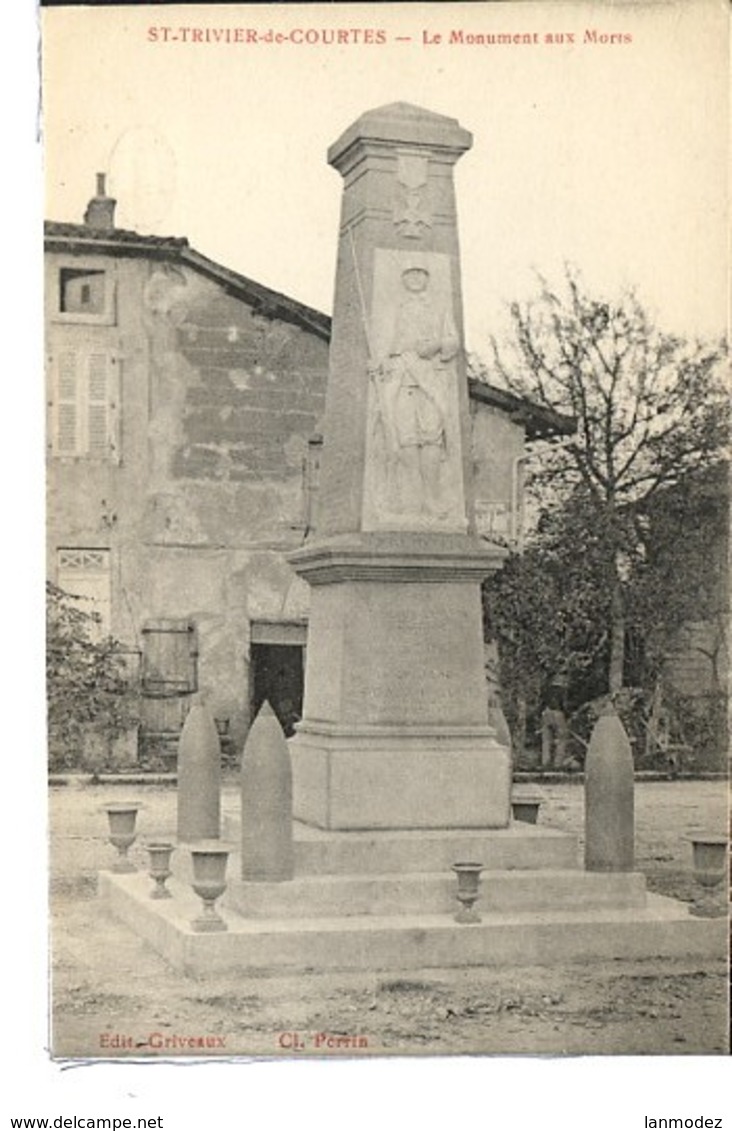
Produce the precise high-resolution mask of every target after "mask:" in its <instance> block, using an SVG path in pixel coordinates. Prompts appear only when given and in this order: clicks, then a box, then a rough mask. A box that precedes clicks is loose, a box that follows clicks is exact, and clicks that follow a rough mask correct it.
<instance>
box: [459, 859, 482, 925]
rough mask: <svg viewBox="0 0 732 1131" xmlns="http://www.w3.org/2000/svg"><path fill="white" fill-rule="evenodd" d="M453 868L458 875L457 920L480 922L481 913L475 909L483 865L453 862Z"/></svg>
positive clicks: (461, 921)
mask: <svg viewBox="0 0 732 1131" xmlns="http://www.w3.org/2000/svg"><path fill="white" fill-rule="evenodd" d="M452 870H453V872H454V873H455V875H456V876H457V884H458V887H457V899H458V903H459V904H460V907H459V908H458V910H457V911H456V913H455V922H456V923H480V915H479V914H478V912H477V911H476V909H475V904H476V901H477V899H478V889H479V888H480V874H481V872H482V871H483V865H482V864H476V863H473V862H472V861H469V862H463V863H459V864H453V866H452Z"/></svg>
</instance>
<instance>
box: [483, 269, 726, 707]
mask: <svg viewBox="0 0 732 1131" xmlns="http://www.w3.org/2000/svg"><path fill="white" fill-rule="evenodd" d="M539 282H540V290H539V294H538V296H537V297H536V298H535V299H532V300H530V301H528V302H525V303H520V302H514V303H512V304H511V306H510V315H511V322H512V329H513V340H512V341H511V342H510V343H509V344H507V345H504V344H499V343H498V342H497V341H495V340H494V341H493V343H492V346H493V358H492V371H491V372H490V375H489V376H490V379H491V380H496V379H501V380H502V381H503V383H505V385H506V386H507V388H509V389H510V390H511V391H512V392H514V393H517V394H519V395H521V396H525V397H527V398H529V399H531V400H532V401H534V402H537V403H538V404H540V405H544V406H546V407H549V408H553V409H556V410H558V411H560V412H564V413H571V414H572V415H573V416H574V417H575V419H576V422H577V429H576V432H575V434H574V435H573V436H571V437H568V438H565V439H563V440H556V441H554V442H553V443H551V444H549V445H547V446H545V447H544V448H543V450H541V451H539V452H538V453H537V454H538V458H539V463H538V467H537V468H536V469H535V471H534V484H535V487H536V488H537V490H538V491H539V492H540V496H541V498H542V499H543V501H544V503H546V501H547V499H548V498H554V499H556V500H557V501H562V500H566V499H567V498H569V496H570V495H571V494H572V493H573V492H577V491H580V492H581V493H582V495H583V496H584V497H585V498H586V499H587V500H588V501H589V503H590V506H591V508H592V510H593V513H594V515H595V519H596V531H597V535H598V537H600V538H601V539H602V542H603V545H604V550H605V553H606V556H607V561H608V564H609V567H610V573H609V586H610V592H609V607H610V624H609V626H608V631H609V636H610V660H609V671H608V689H609V691H610V692H611V693H614V692H616V691H618V690H619V689H620V688H621V687H622V683H623V665H624V654H625V601H624V590H623V579H624V576H625V575H626V572H627V567H628V561H629V557H632V555H633V554H634V553H638V552H642V529H641V528H640V525H639V524H641V523H642V521H643V520H642V509H643V508H642V507H641V506H640V505H639V504H642V503H645V502H647V501H648V500H649V499H651V497H652V496H653V495H654V493H656V492H657V491H659V489H661V488H663V487H668V486H671V485H674V484H680V483H683V481H684V480H685V479H686V478H687V477H688V476H689V475H691V474H692V473H694V472H696V471H698V470H699V469H700V468H703V467H705V466H708V465H709V464H710V462H712V461H714V460H717V459H719V458H720V456H721V455H722V454H724V452H725V445H726V443H727V438H728V417H729V405H728V397H727V394H726V392H725V389H724V383H723V367H724V363H725V361H726V356H727V350H726V345H725V343H724V342H721V341H720V342H714V343H709V342H703V341H699V340H696V341H690V340H687V339H684V338H682V337H678V336H676V335H673V334H669V333H666V332H663V331H661V330H660V329H658V328H657V327H656V326H655V325H654V324H653V322H652V320H651V318H650V317H649V315H648V313H647V311H646V310H645V309H644V308H643V306H642V305H641V303H640V302H639V300H638V299H637V297H636V295H635V293H634V292H633V291H628V292H626V293H624V294H622V295H621V296H620V298H619V299H618V300H616V301H614V302H609V301H604V300H598V299H596V298H593V297H592V296H590V295H589V294H588V293H587V291H586V289H585V286H584V283H583V281H582V279H581V277H580V275H579V274H578V272H577V271H576V270H575V269H573V268H571V267H568V268H566V269H565V277H564V280H563V285H562V287H561V288H558V289H554V288H553V287H551V286H550V285H549V283H548V282H547V281H546V280H545V279H543V278H541V277H540V279H539ZM578 551H580V552H581V547H578Z"/></svg>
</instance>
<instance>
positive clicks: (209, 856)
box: [190, 840, 229, 931]
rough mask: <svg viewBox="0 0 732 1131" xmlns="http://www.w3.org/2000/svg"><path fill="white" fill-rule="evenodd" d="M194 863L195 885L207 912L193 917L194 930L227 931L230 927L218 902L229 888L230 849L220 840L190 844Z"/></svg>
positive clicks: (204, 910)
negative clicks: (217, 905)
mask: <svg viewBox="0 0 732 1131" xmlns="http://www.w3.org/2000/svg"><path fill="white" fill-rule="evenodd" d="M190 849H191V860H192V863H193V881H192V886H193V890H194V891H195V893H196V895H198V896H200V897H201V899H202V900H203V914H202V915H200V916H199V917H198V918H197V919H193V920H192V922H191V926H192V927H193V929H194V931H227V930H228V927H227V925H226V923H225V921H224V920H223V919H222V918H221V916H220V915H219V913H218V911H217V910H216V908H215V906H214V904H215V903H216V900H217V899H218V898H219V896H221V895H223V893H224V891H225V890H226V864H227V862H228V859H229V849H228V848H226V847H224V846H223V845H222V844H221V841H219V840H202V841H198V842H197V843H195V844H192V845H191V846H190Z"/></svg>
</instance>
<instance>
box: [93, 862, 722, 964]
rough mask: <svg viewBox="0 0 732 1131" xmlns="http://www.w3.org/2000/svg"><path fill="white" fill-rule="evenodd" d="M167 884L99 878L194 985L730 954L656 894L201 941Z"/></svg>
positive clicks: (710, 924)
mask: <svg viewBox="0 0 732 1131" xmlns="http://www.w3.org/2000/svg"><path fill="white" fill-rule="evenodd" d="M169 883H170V884H171V888H172V893H173V898H172V899H168V900H153V899H150V896H149V893H150V887H151V883H150V880H149V878H148V877H147V876H145V875H143V874H141V873H137V874H134V875H116V874H114V873H111V872H102V873H100V876H99V890H100V895H101V898H102V900H103V901H104V905H105V906H106V907H107V909H108V910H109V911H110V912H111V913H112V914H114V915H115V916H116V917H117V918H119V919H120V920H122V921H123V922H124V923H126V924H127V925H128V926H129V927H130V928H132V930H134V931H135V932H136V933H137V934H138V935H140V936H141V937H143V938H145V939H146V940H147V941H148V942H149V944H150V945H151V946H152V947H153V948H154V949H155V950H156V951H157V952H158V953H159V954H161V955H163V957H164V958H165V959H166V960H167V961H168V962H169V963H170V964H171V965H172V966H173V967H174V968H176V969H178V970H180V971H182V972H183V973H185V974H188V975H192V976H195V977H205V976H207V975H214V974H219V973H222V972H224V971H236V970H244V969H246V970H247V971H249V972H251V971H252V970H255V969H259V970H280V969H283V968H291V969H306V968H310V969H316V970H320V971H323V970H348V969H350V970H409V969H419V968H424V967H455V966H471V965H474V966H497V965H505V966H522V965H524V966H525V965H546V964H549V963H568V962H589V961H592V960H595V959H612V958H623V959H640V958H665V957H669V958H671V957H683V956H694V957H696V958H713V957H724V956H725V955H726V954H727V921H726V919H724V918H720V919H695V918H693V917H692V916H690V915H689V913H688V911H687V909H686V907H684V906H683V905H682V904H678V903H676V902H675V901H673V900H669V899H665V898H663V897H661V896H656V895H649V896H648V898H647V903H646V906H645V908H631V909H625V910H610V909H607V908H604V909H601V908H597V909H595V910H594V911H575V912H570V911H542V912H518V911H514V912H510V913H509V912H506V913H502V914H500V913H497V912H493V913H484V914H483V918H482V922H481V923H477V924H474V925H469V926H467V925H461V924H458V923H455V922H454V920H453V919H452V918H451V917H450V916H449V915H419V916H416V915H414V916H410V915H400V916H386V915H384V916H379V915H373V916H353V917H350V918H336V919H326V918H323V919H276V920H275V919H264V920H263V919H244V918H242V917H241V916H240V915H238V914H236V912H233V911H231V910H227V911H226V912H225V916H226V921H227V924H228V928H229V929H228V930H227V931H222V932H220V933H216V934H199V933H196V932H195V931H194V930H193V928H192V927H191V920H192V919H194V918H196V917H197V916H198V915H199V914H200V909H201V903H200V900H199V899H198V898H197V897H196V895H195V894H194V892H193V891H192V890H191V889H190V888H189V887H188V886H187V885H184V884H181V883H180V882H179V881H177V880H175V879H173V880H171V881H169Z"/></svg>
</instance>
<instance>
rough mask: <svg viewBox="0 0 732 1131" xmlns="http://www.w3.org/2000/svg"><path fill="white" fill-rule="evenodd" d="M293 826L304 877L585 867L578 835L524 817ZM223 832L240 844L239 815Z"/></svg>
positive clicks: (229, 840)
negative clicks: (465, 822) (473, 864)
mask: <svg viewBox="0 0 732 1131" xmlns="http://www.w3.org/2000/svg"><path fill="white" fill-rule="evenodd" d="M293 830H294V840H295V873H296V875H298V876H308V875H343V874H345V875H357V874H359V873H360V874H364V875H384V874H385V873H387V872H389V873H391V872H401V873H412V872H449V870H450V867H451V865H452V864H457V863H459V862H460V861H466V860H474V861H477V862H478V863H481V864H482V865H483V866H484V867H485V868H487V869H489V870H490V871H494V872H502V871H506V870H512V869H515V868H516V869H523V868H528V869H541V868H549V869H565V868H578V867H579V850H578V847H577V838H576V837H574V836H571V835H569V834H568V833H563V832H559V831H557V830H556V829H548V828H545V827H544V826H542V825H529V824H526V823H525V822H523V821H514V822H513V823H512V824H510V825H509V826H508V827H507V828H505V829H466V830H459V831H456V830H452V831H449V830H448V831H445V830H442V829H419V830H405V831H394V830H388V831H368V832H363V831H359V832H353V831H349V832H329V831H325V830H323V829H316V828H314V827H312V826H310V825H305V824H302V822H300V821H295V822H294V823H293ZM223 833H224V839H225V840H226V841H227V843H229V844H230V845H231V847H232V849H238V847H239V845H240V843H241V826H240V822H239V816H238V814H236V815H232V814H226V815H225V817H224V822H223ZM232 874H233V873H232Z"/></svg>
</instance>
